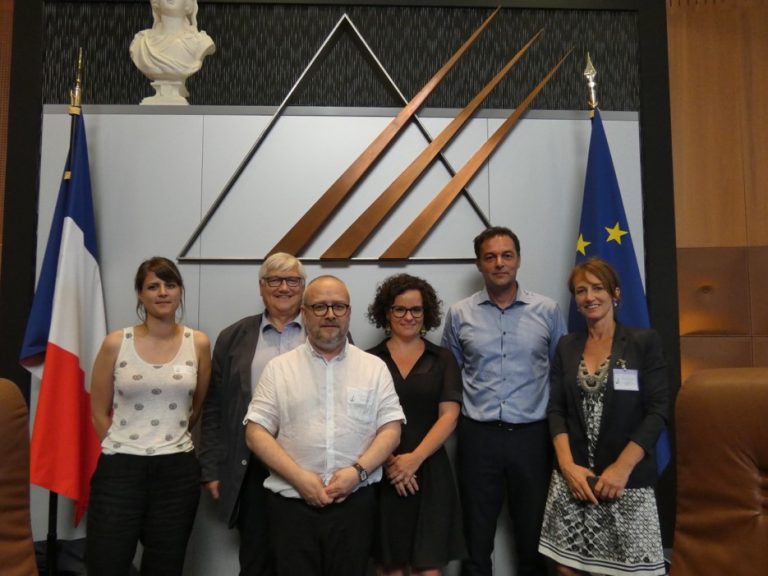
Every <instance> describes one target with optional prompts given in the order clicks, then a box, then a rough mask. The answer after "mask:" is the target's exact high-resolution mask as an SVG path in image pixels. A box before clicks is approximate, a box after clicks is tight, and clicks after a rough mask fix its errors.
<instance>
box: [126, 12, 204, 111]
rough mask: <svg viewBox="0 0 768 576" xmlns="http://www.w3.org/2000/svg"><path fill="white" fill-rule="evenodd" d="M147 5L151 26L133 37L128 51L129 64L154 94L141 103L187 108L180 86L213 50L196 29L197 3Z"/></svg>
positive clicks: (182, 86) (184, 92) (184, 91)
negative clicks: (146, 82)
mask: <svg viewBox="0 0 768 576" xmlns="http://www.w3.org/2000/svg"><path fill="white" fill-rule="evenodd" d="M150 4H151V5H152V16H153V18H154V24H153V25H152V28H151V29H150V30H142V31H141V32H139V33H138V34H136V36H135V37H134V38H133V42H131V47H130V53H131V60H133V63H134V64H136V67H137V68H138V69H139V70H141V71H142V72H143V73H144V75H145V76H147V77H148V78H150V79H151V80H153V82H152V86H153V87H154V88H155V91H156V94H155V95H154V96H150V97H148V98H144V100H142V101H141V103H142V104H187V103H188V102H187V99H186V97H187V96H189V92H188V91H187V88H186V86H185V85H184V83H185V81H186V79H187V78H188V77H190V76H191V75H192V74H194V73H195V72H197V71H198V70H200V68H201V67H202V65H203V59H204V58H205V57H206V56H208V55H209V54H213V53H214V52H215V51H216V46H215V45H214V43H213V40H211V37H210V36H208V34H206V33H205V32H200V31H199V30H198V29H197V0H150Z"/></svg>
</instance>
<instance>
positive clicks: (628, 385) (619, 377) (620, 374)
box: [613, 368, 640, 392]
mask: <svg viewBox="0 0 768 576" xmlns="http://www.w3.org/2000/svg"><path fill="white" fill-rule="evenodd" d="M613 389H614V390H626V391H628V392H638V391H639V390H640V386H639V384H638V380H637V370H627V369H626V368H614V369H613Z"/></svg>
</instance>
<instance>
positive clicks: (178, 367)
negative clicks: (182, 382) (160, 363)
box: [173, 364, 197, 376]
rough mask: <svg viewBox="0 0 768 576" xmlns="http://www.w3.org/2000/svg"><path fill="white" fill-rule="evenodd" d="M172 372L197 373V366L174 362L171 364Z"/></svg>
mask: <svg viewBox="0 0 768 576" xmlns="http://www.w3.org/2000/svg"><path fill="white" fill-rule="evenodd" d="M173 373H174V374H181V375H182V376H183V375H185V374H193V375H194V374H197V368H195V367H194V366H184V365H183V364H174V365H173Z"/></svg>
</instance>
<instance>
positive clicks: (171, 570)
mask: <svg viewBox="0 0 768 576" xmlns="http://www.w3.org/2000/svg"><path fill="white" fill-rule="evenodd" d="M199 501H200V466H199V465H198V463H197V458H195V454H194V452H184V453H181V454H169V455H165V456H129V455H125V454H113V455H109V456H107V455H104V454H102V455H101V457H100V458H99V463H98V465H97V467H96V472H95V473H94V475H93V478H92V479H91V502H90V505H89V507H88V521H87V541H86V566H87V568H88V574H90V575H93V576H126V575H127V574H128V573H129V570H130V567H131V562H132V561H133V556H134V554H135V553H136V545H137V543H138V542H141V543H142V545H143V546H144V553H143V555H142V559H141V574H142V576H174V575H177V574H178V575H181V573H182V569H183V567H184V556H185V554H186V550H187V541H188V540H189V535H190V533H191V532H192V524H193V522H194V521H195V514H196V512H197V504H198V502H199Z"/></svg>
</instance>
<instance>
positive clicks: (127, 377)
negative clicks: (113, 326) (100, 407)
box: [101, 326, 197, 456]
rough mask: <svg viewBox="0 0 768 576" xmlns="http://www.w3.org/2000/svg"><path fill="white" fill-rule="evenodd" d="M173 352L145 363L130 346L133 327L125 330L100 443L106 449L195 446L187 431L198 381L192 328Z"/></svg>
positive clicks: (149, 451)
mask: <svg viewBox="0 0 768 576" xmlns="http://www.w3.org/2000/svg"><path fill="white" fill-rule="evenodd" d="M182 329H183V331H184V334H183V337H182V339H181V346H180V347H179V351H178V352H177V353H176V357H175V358H174V359H173V360H172V361H170V362H168V363H167V364H149V363H148V362H145V361H144V360H142V359H141V357H139V355H138V354H137V353H136V347H135V346H134V335H133V327H130V328H124V329H123V342H122V344H121V345H120V352H119V353H118V355H117V361H116V362H115V373H114V376H115V379H114V385H115V392H114V396H113V403H112V408H113V414H112V425H111V426H110V427H109V431H108V432H107V435H106V437H105V438H104V440H103V442H102V443H101V448H102V451H103V452H104V453H105V454H133V455H138V456H157V455H162V454H175V453H178V452H189V451H190V450H192V449H194V445H193V444H192V436H191V435H190V433H189V416H190V414H191V413H192V396H193V394H194V392H195V386H196V385H197V356H196V354H195V342H194V335H193V331H192V329H191V328H187V327H186V326H183V327H182Z"/></svg>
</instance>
